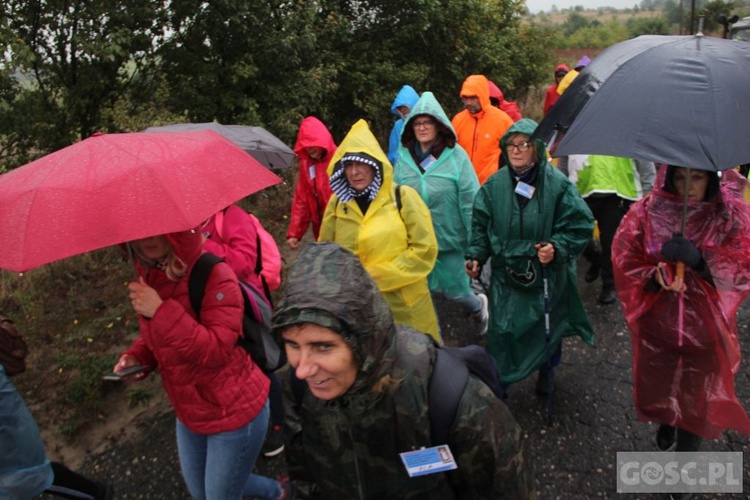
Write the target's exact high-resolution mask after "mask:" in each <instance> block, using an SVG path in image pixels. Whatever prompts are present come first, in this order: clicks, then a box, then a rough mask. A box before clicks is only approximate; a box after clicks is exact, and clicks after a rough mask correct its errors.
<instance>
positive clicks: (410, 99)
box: [391, 85, 419, 118]
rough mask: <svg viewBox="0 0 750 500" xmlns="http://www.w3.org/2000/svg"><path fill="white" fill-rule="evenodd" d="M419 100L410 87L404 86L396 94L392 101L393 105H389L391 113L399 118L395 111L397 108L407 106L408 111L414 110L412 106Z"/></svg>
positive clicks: (415, 92)
mask: <svg viewBox="0 0 750 500" xmlns="http://www.w3.org/2000/svg"><path fill="white" fill-rule="evenodd" d="M418 100H419V94H418V93H417V91H416V90H414V88H413V87H412V86H411V85H404V86H403V87H401V90H399V91H398V94H396V98H395V99H394V100H393V104H391V113H393V114H394V115H396V116H398V117H399V118H401V115H400V114H399V113H398V111H397V110H396V108H397V107H399V106H409V109H410V110H411V109H412V108H414V105H415V104H416V103H417V101H418Z"/></svg>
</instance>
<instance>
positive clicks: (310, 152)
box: [305, 146, 323, 160]
mask: <svg viewBox="0 0 750 500" xmlns="http://www.w3.org/2000/svg"><path fill="white" fill-rule="evenodd" d="M305 152H307V156H309V157H310V159H312V160H320V159H321V158H323V148H320V147H318V146H313V147H309V148H305Z"/></svg>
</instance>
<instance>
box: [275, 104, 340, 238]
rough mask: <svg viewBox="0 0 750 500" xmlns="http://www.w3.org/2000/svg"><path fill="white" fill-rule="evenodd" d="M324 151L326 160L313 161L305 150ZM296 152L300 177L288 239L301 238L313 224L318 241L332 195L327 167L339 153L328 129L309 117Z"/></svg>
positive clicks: (298, 177)
mask: <svg viewBox="0 0 750 500" xmlns="http://www.w3.org/2000/svg"><path fill="white" fill-rule="evenodd" d="M311 147H319V148H323V150H324V153H323V158H322V159H321V160H317V161H316V160H313V159H312V158H310V156H309V155H308V154H307V152H306V151H305V148H311ZM294 152H295V153H296V154H297V157H298V158H299V174H298V176H297V185H296V186H295V188H294V197H293V198H292V218H291V221H289V230H288V231H287V233H286V237H287V239H289V238H297V239H300V238H302V236H304V234H305V232H306V231H307V226H309V225H310V223H311V222H312V225H313V235H314V236H315V239H316V240H317V239H318V233H319V232H320V223H321V222H322V220H323V212H325V210H326V205H327V204H328V199H329V198H330V197H331V194H332V193H333V192H332V191H331V186H329V185H328V164H329V163H330V162H331V158H332V157H333V154H334V153H335V152H336V143H335V142H334V141H333V136H332V135H331V133H330V132H329V131H328V129H327V128H326V126H325V125H324V124H323V122H321V121H320V120H318V119H317V118H315V117H313V116H308V117H307V118H305V119H304V120H302V123H301V124H300V126H299V132H298V134H297V143H296V144H295V145H294Z"/></svg>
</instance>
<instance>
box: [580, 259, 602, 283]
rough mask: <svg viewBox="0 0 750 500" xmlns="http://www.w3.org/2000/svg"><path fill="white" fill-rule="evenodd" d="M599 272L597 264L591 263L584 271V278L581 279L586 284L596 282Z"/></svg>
mask: <svg viewBox="0 0 750 500" xmlns="http://www.w3.org/2000/svg"><path fill="white" fill-rule="evenodd" d="M599 271H601V266H600V265H599V264H597V263H593V264H591V266H589V270H588V271H586V276H584V277H583V279H584V280H586V283H591V282H593V281H596V278H598V277H599Z"/></svg>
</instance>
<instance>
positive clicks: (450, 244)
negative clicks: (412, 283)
mask: <svg viewBox="0 0 750 500" xmlns="http://www.w3.org/2000/svg"><path fill="white" fill-rule="evenodd" d="M393 178H394V182H396V183H397V184H406V185H408V186H410V187H412V188H414V189H415V190H416V191H417V192H418V193H419V195H420V196H421V197H422V199H423V200H424V202H425V204H426V205H427V207H428V208H429V209H430V214H431V215H432V221H433V225H434V227H435V236H436V237H437V240H438V249H439V250H438V257H437V262H436V263H435V268H434V269H433V271H432V272H431V273H430V275H429V277H428V282H429V286H430V292H431V293H432V294H433V295H434V294H442V295H444V296H445V297H446V298H448V299H449V300H452V301H454V302H456V303H458V304H459V305H460V306H461V307H462V308H463V309H464V311H465V312H466V313H467V314H468V315H469V316H470V317H471V318H472V319H473V320H474V321H475V322H476V323H477V324H478V328H479V331H480V333H485V332H486V331H487V319H488V315H487V297H486V296H485V295H482V294H480V295H478V296H477V295H474V293H473V292H472V291H471V288H470V286H469V278H468V276H466V273H464V271H463V266H464V251H465V249H466V247H467V246H468V243H469V233H470V231H471V210H472V206H473V204H474V196H475V195H476V193H477V190H478V189H479V181H478V180H477V175H476V173H475V172H474V167H473V166H472V164H471V160H469V157H468V155H467V154H466V151H464V150H463V148H462V147H461V146H459V145H458V144H457V143H456V133H455V131H454V130H453V125H451V122H450V120H449V119H448V116H447V115H446V114H445V111H443V108H442V107H441V106H440V104H439V103H438V102H437V100H436V99H435V96H434V95H433V94H432V92H425V93H423V94H422V97H420V99H419V101H417V103H416V104H415V105H414V108H413V109H412V112H411V113H410V114H409V116H408V117H407V121H406V123H405V125H404V130H403V132H402V134H401V147H400V149H399V160H398V163H396V166H395V173H394V177H393Z"/></svg>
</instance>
